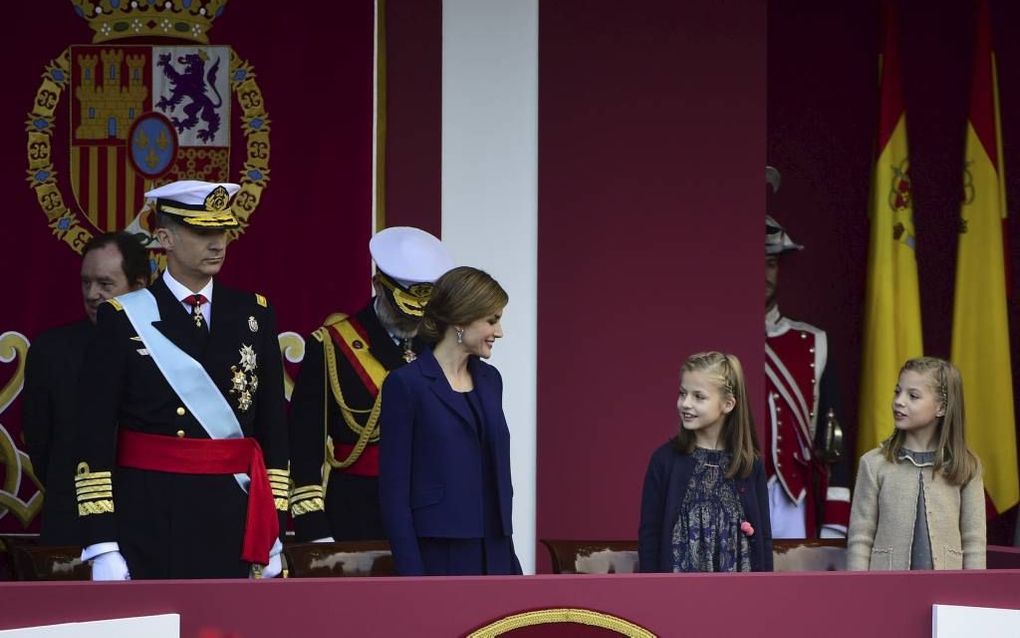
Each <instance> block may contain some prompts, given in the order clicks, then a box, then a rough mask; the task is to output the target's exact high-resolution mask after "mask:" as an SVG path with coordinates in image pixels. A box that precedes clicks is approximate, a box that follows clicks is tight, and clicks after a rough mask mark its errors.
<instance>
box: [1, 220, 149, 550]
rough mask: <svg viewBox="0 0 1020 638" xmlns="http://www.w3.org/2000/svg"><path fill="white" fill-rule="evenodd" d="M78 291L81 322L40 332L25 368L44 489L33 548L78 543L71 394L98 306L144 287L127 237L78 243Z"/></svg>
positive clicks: (25, 406)
mask: <svg viewBox="0 0 1020 638" xmlns="http://www.w3.org/2000/svg"><path fill="white" fill-rule="evenodd" d="M83 252H84V254H83V256H82V262H81V292H82V298H83V299H84V302H85V313H86V315H87V318H86V319H82V320H81V321H77V322H75V323H72V324H69V325H66V326H60V327H58V328H53V329H50V330H47V331H45V332H43V333H41V334H40V335H39V336H38V337H36V338H35V341H33V342H32V347H31V349H29V351H28V361H27V362H26V364H25V392H24V394H23V395H22V397H23V398H22V404H21V405H22V408H21V409H22V420H21V422H22V425H21V430H22V433H23V434H24V436H25V444H26V447H27V448H28V454H29V456H30V457H31V459H32V468H33V470H34V471H35V476H36V478H38V479H39V482H40V483H42V485H43V488H44V489H45V498H44V499H43V510H42V530H41V533H40V542H41V543H42V544H43V545H77V544H78V542H79V541H78V508H77V506H76V505H75V500H74V490H73V489H72V487H73V485H74V479H73V477H74V462H73V460H72V459H73V458H74V419H75V403H74V401H75V396H74V393H75V389H76V387H77V386H76V382H77V380H78V372H79V370H80V369H81V363H82V357H83V356H84V354H85V345H86V344H87V343H88V340H89V339H90V338H91V337H92V334H93V332H94V330H93V328H94V325H95V322H96V311H97V310H98V308H99V304H101V303H103V302H104V301H106V300H107V299H110V298H112V297H116V296H117V295H122V294H124V293H127V292H131V291H132V290H137V289H139V288H144V287H145V285H146V284H147V283H148V281H149V257H148V255H147V254H146V251H145V248H143V247H142V244H141V243H140V242H139V241H138V240H137V239H136V238H135V237H134V236H132V235H129V234H128V233H124V232H121V233H106V234H103V235H96V236H95V237H93V238H92V239H91V240H89V242H88V243H87V244H85V249H84V251H83Z"/></svg>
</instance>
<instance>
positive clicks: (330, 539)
mask: <svg viewBox="0 0 1020 638" xmlns="http://www.w3.org/2000/svg"><path fill="white" fill-rule="evenodd" d="M312 542H313V543H335V542H336V541H335V540H333V537H332V536H323V537H322V538H316V539H315V540H314V541H312Z"/></svg>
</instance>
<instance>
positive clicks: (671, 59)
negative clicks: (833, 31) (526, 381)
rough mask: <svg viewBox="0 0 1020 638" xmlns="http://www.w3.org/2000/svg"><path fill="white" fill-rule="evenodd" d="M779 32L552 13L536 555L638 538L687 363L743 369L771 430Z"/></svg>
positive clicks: (543, 118)
mask: <svg viewBox="0 0 1020 638" xmlns="http://www.w3.org/2000/svg"><path fill="white" fill-rule="evenodd" d="M765 22H766V14H765V2H764V1H761V2H750V1H746V0H744V1H730V2H714V3H701V2H670V1H665V0H656V1H652V2H645V3H642V4H640V5H633V6H632V5H622V4H620V3H619V2H612V1H610V0H584V1H581V0H572V1H571V0H563V1H559V2H550V3H542V4H541V5H540V19H539V25H540V26H539V51H540V65H539V131H540V136H539V264H538V265H539V279H538V294H539V300H538V301H539V303H538V312H539V323H538V329H539V330H538V332H539V341H538V537H539V538H542V537H565V538H612V537H619V538H635V537H636V535H637V526H638V509H639V503H640V495H641V484H642V480H643V476H644V470H645V467H646V464H647V461H648V457H649V455H650V454H651V452H652V450H653V449H654V448H655V447H656V446H658V445H659V444H661V443H662V442H664V441H665V440H666V439H667V438H668V437H669V436H671V435H672V434H673V433H674V432H675V430H676V427H677V417H676V408H675V402H676V392H677V382H678V371H679V368H680V365H681V363H682V361H683V359H684V357H685V356H687V355H688V354H691V353H693V352H696V351H700V350H709V349H718V350H726V351H730V352H733V353H735V354H737V355H738V356H739V357H740V359H741V360H742V362H743V363H744V366H745V367H746V369H747V370H749V371H751V373H750V375H749V386H750V389H751V401H752V403H753V407H754V408H755V409H756V414H757V413H760V412H761V411H760V410H758V409H757V408H758V403H760V402H761V401H762V400H763V399H762V393H761V386H762V382H761V377H762V375H761V373H760V371H761V370H762V351H763V345H762V344H763V336H762V335H763V329H762V315H763V281H762V278H763V274H764V271H763V268H764V266H763V258H762V255H763V248H762V244H763V216H764V199H763V195H762V193H763V189H762V178H763V172H764V160H765ZM544 554H545V551H544V549H542V548H540V549H539V552H538V556H539V558H540V560H544V558H545V557H544Z"/></svg>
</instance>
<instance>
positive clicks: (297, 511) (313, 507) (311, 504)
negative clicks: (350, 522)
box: [290, 496, 326, 517]
mask: <svg viewBox="0 0 1020 638" xmlns="http://www.w3.org/2000/svg"><path fill="white" fill-rule="evenodd" d="M325 509H326V504H325V502H324V501H323V500H322V499H321V498H319V497H318V496H315V497H312V498H308V499H305V500H303V501H301V502H299V503H291V505H290V515H291V516H294V517H297V516H301V515H302V514H308V513H310V512H322V511H324V510H325Z"/></svg>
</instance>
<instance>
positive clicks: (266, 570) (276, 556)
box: [252, 538, 283, 578]
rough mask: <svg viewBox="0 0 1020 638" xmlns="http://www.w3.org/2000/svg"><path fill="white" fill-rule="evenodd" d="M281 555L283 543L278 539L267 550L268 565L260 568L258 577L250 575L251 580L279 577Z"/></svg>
mask: <svg viewBox="0 0 1020 638" xmlns="http://www.w3.org/2000/svg"><path fill="white" fill-rule="evenodd" d="M282 553H283V543H281V542H280V539H279V538H278V539H276V541H275V542H274V543H273V547H272V548H271V549H270V550H269V564H268V565H266V566H265V567H263V568H262V571H261V572H260V573H259V575H258V576H255V574H252V578H276V577H277V576H279V575H280V574H281V573H282V572H283V559H281V558H280V554H282Z"/></svg>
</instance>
